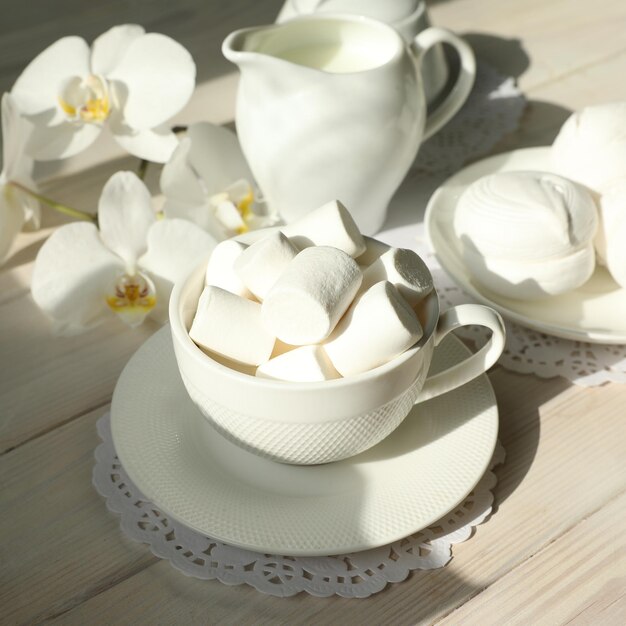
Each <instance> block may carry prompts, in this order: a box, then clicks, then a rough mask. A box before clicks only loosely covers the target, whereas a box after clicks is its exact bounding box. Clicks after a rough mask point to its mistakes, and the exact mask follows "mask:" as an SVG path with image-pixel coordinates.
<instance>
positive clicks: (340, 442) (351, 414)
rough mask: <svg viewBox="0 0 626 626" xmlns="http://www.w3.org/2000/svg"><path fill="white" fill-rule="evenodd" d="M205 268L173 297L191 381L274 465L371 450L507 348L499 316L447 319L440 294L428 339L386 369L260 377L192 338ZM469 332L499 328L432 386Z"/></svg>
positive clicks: (233, 433)
mask: <svg viewBox="0 0 626 626" xmlns="http://www.w3.org/2000/svg"><path fill="white" fill-rule="evenodd" d="M205 268H206V262H204V263H202V264H201V265H200V266H199V267H197V268H196V269H195V270H194V271H193V272H191V273H190V274H189V275H188V276H187V277H186V278H185V279H183V280H181V281H180V282H178V283H177V284H176V285H175V286H174V289H173V291H172V295H171V298H170V308H169V316H170V324H171V330H172V339H173V342H174V351H175V354H176V360H177V362H178V368H179V370H180V374H181V377H182V380H183V383H184V385H185V387H186V388H187V391H188V393H189V395H190V397H191V399H192V400H193V401H194V403H195V404H196V405H197V406H198V408H199V409H200V411H201V412H202V414H203V415H204V416H205V417H206V418H207V419H208V420H209V422H211V424H212V425H213V426H214V427H215V428H216V430H218V431H219V432H220V433H221V434H222V435H224V436H225V437H226V438H227V439H229V440H230V441H232V442H234V443H236V444H238V445H239V446H240V447H242V448H244V449H247V450H249V451H251V452H254V453H256V454H258V455H261V456H264V457H267V458H270V459H273V460H276V461H281V462H285V463H294V464H300V465H310V464H317V463H327V462H330V461H337V460H339V459H343V458H347V457H350V456H353V455H355V454H358V453H359V452H363V451H364V450H367V449H368V448H370V447H371V446H373V445H375V444H377V443H378V442H379V441H381V440H382V439H384V438H385V437H386V436H387V435H389V434H390V433H391V432H392V431H393V430H394V429H395V428H397V427H398V426H399V424H400V423H401V422H402V421H403V420H404V418H405V417H406V416H407V415H408V413H409V411H410V410H411V408H412V407H413V405H414V404H415V403H416V402H422V401H424V400H427V399H429V398H433V397H434V396H438V395H440V394H442V393H445V392H447V391H450V390H452V389H455V388H456V387H459V386H460V385H463V384H464V383H466V382H468V381H470V380H472V379H473V378H475V377H476V376H478V375H479V374H482V373H483V372H485V371H486V370H487V369H488V368H489V367H491V366H492V365H493V364H494V363H495V362H496V360H497V359H498V357H499V356H500V354H501V353H502V349H503V347H504V339H505V330H504V324H503V322H502V318H501V317H500V315H499V314H498V313H496V312H495V311H494V310H493V309H490V308H488V307H485V306H482V305H478V304H463V305H460V306H457V307H454V308H451V309H448V310H447V311H445V312H444V313H443V314H441V315H440V314H439V302H438V299H437V294H436V293H435V292H432V293H431V294H430V295H429V296H428V297H427V298H426V299H425V301H424V303H423V304H424V306H422V307H421V309H420V310H421V313H420V314H419V315H420V317H421V322H422V325H423V328H424V335H423V337H422V338H421V339H420V341H418V342H417V343H416V344H415V345H414V346H413V347H411V348H410V349H409V350H407V351H406V352H405V353H403V354H402V355H400V356H399V357H397V358H396V359H394V360H393V361H390V362H389V363H386V364H385V365H381V366H380V367H377V368H375V369H373V370H370V371H368V372H364V373H362V374H359V375H356V376H352V377H349V378H341V379H338V380H330V381H325V382H317V383H293V382H286V381H277V380H268V379H264V378H256V377H254V376H250V375H248V374H244V373H241V372H238V371H236V370H234V369H231V368H229V367H226V366H224V365H222V364H220V363H218V362H217V361H215V360H213V359H212V358H210V357H209V356H208V355H207V354H206V353H204V352H203V351H202V350H201V349H200V348H198V346H196V345H195V344H194V342H193V341H192V340H191V338H190V337H189V332H188V331H189V328H190V326H191V322H192V320H193V317H194V315H195V311H196V308H197V304H198V298H199V297H200V293H201V292H202V289H203V287H204V275H205ZM471 324H478V325H482V326H487V327H488V328H489V329H491V331H492V336H491V338H490V339H489V341H488V342H487V344H486V345H485V346H483V347H482V348H481V349H480V350H479V351H478V352H476V353H475V354H473V355H471V356H469V357H468V358H467V359H465V360H464V361H462V362H461V363H458V364H457V365H454V366H453V367H451V368H449V369H447V370H445V371H443V372H440V373H438V374H436V375H434V376H430V377H428V378H427V373H428V368H429V366H430V362H431V359H432V355H433V350H434V349H435V346H437V345H438V344H439V342H440V341H441V340H442V339H443V338H444V337H445V336H446V335H447V334H448V333H449V332H450V331H451V330H454V329H455V328H458V327H459V326H465V325H471ZM224 332H233V331H231V330H230V329H224ZM235 332H236V330H235Z"/></svg>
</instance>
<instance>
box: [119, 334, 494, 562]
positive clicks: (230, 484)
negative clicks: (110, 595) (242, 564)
mask: <svg viewBox="0 0 626 626" xmlns="http://www.w3.org/2000/svg"><path fill="white" fill-rule="evenodd" d="M171 343H172V342H171V337H170V330H169V327H165V328H163V329H162V330H160V331H159V332H158V333H156V334H155V335H154V336H153V337H151V338H150V339H149V340H148V341H146V343H145V344H144V345H143V346H142V347H141V348H140V349H139V350H138V351H137V352H136V353H135V355H134V356H133V357H132V358H131V360H130V361H129V363H128V365H127V366H126V368H125V369H124V371H123V372H122V375H121V376H120V379H119V381H118V383H117V386H116V388H115V392H114V395H113V404H112V408H111V428H112V433H113V441H114V444H115V448H116V451H117V454H118V457H119V459H120V461H121V462H122V465H123V466H124V468H125V470H126V471H127V472H128V475H129V476H130V478H131V479H132V480H133V481H134V483H135V484H136V485H137V487H138V488H139V489H140V490H141V491H142V492H143V493H144V495H145V496H146V497H147V498H148V499H149V500H151V501H152V502H154V503H155V504H156V505H157V506H159V507H160V508H162V509H163V511H165V512H167V513H168V514H170V515H171V516H172V517H174V518H176V519H178V520H179V521H181V522H183V523H184V524H186V525H187V526H190V527H192V528H194V529H196V530H198V531H200V532H202V533H204V534H206V535H208V536H210V537H213V538H216V539H220V540H222V541H224V542H226V543H229V544H231V545H236V546H239V547H242V548H248V549H250V550H255V551H257V552H268V553H274V554H285V555H294V556H296V555H298V556H314V555H328V554H341V553H346V552H355V551H359V550H365V549H368V548H373V547H377V546H380V545H385V544H388V543H391V542H392V541H395V540H397V539H401V538H403V537H406V536H408V535H410V534H412V533H414V532H417V531H418V530H420V529H422V528H424V527H426V526H428V525H429V524H431V523H433V522H435V521H437V520H438V519H440V518H441V517H443V516H444V515H445V514H446V513H448V512H449V511H450V510H452V509H453V508H454V507H455V506H456V505H458V504H459V503H460V502H462V501H463V499H464V498H465V496H466V495H467V494H468V493H469V492H470V491H471V490H472V488H473V487H474V485H475V484H476V483H477V482H478V480H479V479H480V478H481V477H482V475H483V474H484V472H485V471H486V470H487V467H488V465H489V461H490V460H491V457H492V454H493V451H494V447H495V444H496V437H497V432H498V411H497V407H496V401H495V396H494V393H493V389H492V388H491V385H490V383H489V380H488V379H487V377H486V376H485V375H483V376H480V377H479V378H477V379H476V380H475V381H473V382H471V383H468V384H467V385H465V386H464V387H462V388H459V389H457V390H456V391H454V392H451V393H448V394H446V395H444V396H442V397H440V398H437V399H435V400H430V401H428V402H425V403H424V404H423V405H421V406H417V407H415V408H414V409H413V411H412V412H411V414H409V416H408V417H407V418H406V420H405V421H404V423H403V424H402V425H401V426H400V427H399V428H398V429H397V430H396V431H395V432H394V433H393V434H392V435H391V436H390V437H388V438H387V439H386V440H384V441H383V442H382V443H380V444H378V445H377V446H375V447H374V448H372V449H370V450H368V451H367V452H364V453H362V454H360V455H359V456H357V457H353V458H352V459H347V460H345V461H340V462H337V463H330V464H328V465H317V466H306V467H305V466H293V465H283V464H280V463H275V462H272V461H268V460H266V459H262V458H260V457H257V456H255V455H253V454H251V453H249V452H246V451H244V450H242V449H240V448H238V447H237V446H235V445H234V444H232V443H230V442H228V441H227V440H225V439H224V438H222V437H221V436H220V435H219V434H218V433H217V432H216V431H214V430H213V428H212V427H211V426H210V425H209V423H208V421H207V420H206V419H205V418H204V417H202V415H201V414H200V412H199V411H198V410H197V409H196V407H195V405H194V404H193V403H192V402H191V400H190V399H189V397H188V396H187V393H186V391H185V389H184V387H183V384H182V382H181V380H180V378H179V374H178V369H177V366H176V361H175V358H174V353H173V349H172V345H171ZM466 354H467V348H465V347H464V346H463V345H462V344H461V343H460V342H459V341H458V340H457V339H455V338H453V337H450V338H449V339H448V338H447V339H446V340H445V341H444V342H443V343H442V345H441V346H440V347H439V348H437V349H436V351H435V357H434V361H433V367H434V368H436V369H443V368H444V367H446V366H447V365H449V364H450V363H454V362H456V361H459V360H460V359H462V358H463V357H464V356H465V355H466Z"/></svg>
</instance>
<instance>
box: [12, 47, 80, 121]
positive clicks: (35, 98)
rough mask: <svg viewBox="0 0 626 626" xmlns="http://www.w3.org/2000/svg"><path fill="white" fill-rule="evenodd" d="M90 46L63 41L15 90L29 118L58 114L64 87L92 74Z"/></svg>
mask: <svg viewBox="0 0 626 626" xmlns="http://www.w3.org/2000/svg"><path fill="white" fill-rule="evenodd" d="M89 54H90V53H89V46H88V45H87V42H86V41H85V40H84V39H82V38H81V37H63V38H62V39H59V40H58V41H55V42H54V43H53V44H52V45H51V46H48V47H47V48H46V49H45V50H44V51H43V52H41V53H39V54H38V55H37V56H36V57H35V58H34V59H33V60H32V61H31V62H30V63H29V64H28V65H27V66H26V69H25V70H24V71H23V72H22V73H21V74H20V76H19V78H18V79H17V81H15V84H14V85H13V89H12V90H11V93H12V95H13V96H14V97H15V99H16V101H17V104H18V106H19V108H20V110H21V111H23V112H24V113H25V114H26V115H34V114H37V113H42V112H43V111H46V110H48V109H54V110H58V95H59V88H60V84H61V82H62V81H63V80H64V79H67V78H69V77H70V76H85V75H87V74H89Z"/></svg>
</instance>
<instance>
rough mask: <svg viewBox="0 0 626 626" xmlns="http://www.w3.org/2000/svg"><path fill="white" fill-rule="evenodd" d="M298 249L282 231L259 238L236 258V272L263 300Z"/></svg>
mask: <svg viewBox="0 0 626 626" xmlns="http://www.w3.org/2000/svg"><path fill="white" fill-rule="evenodd" d="M296 254H298V250H297V249H296V248H295V247H294V245H293V244H292V243H291V242H290V241H289V239H287V237H285V235H283V234H282V233H281V232H280V231H278V232H275V233H272V234H271V235H268V236H267V237H263V239H259V241H256V242H255V243H253V244H252V245H251V246H250V247H249V248H247V249H246V250H244V251H243V252H242V253H241V255H240V256H239V257H238V258H237V259H236V260H235V272H237V275H238V276H239V278H240V279H241V280H242V282H243V283H244V285H245V286H246V287H247V288H248V289H249V290H250V291H251V292H252V293H253V294H254V295H255V296H256V297H257V298H258V299H259V300H263V299H264V298H265V295H266V294H267V292H268V291H269V290H270V289H271V287H272V285H273V284H274V283H275V282H276V281H277V280H278V277H279V276H280V275H281V274H282V273H283V271H284V270H285V268H286V267H287V265H289V262H290V261H292V260H293V258H294V257H295V256H296Z"/></svg>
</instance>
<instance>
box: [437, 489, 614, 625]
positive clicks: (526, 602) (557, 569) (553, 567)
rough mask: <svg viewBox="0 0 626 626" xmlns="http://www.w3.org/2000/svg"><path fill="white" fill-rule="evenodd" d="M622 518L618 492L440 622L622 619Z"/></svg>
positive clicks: (595, 621) (600, 621)
mask: <svg viewBox="0 0 626 626" xmlns="http://www.w3.org/2000/svg"><path fill="white" fill-rule="evenodd" d="M624 519H626V494H624V493H622V494H621V495H620V496H618V497H617V498H616V499H615V500H613V501H612V502H610V503H609V504H607V505H606V506H604V507H602V508H601V509H600V510H599V511H598V512H596V513H595V514H594V515H592V516H591V517H589V518H588V519H586V520H583V521H582V522H581V523H580V524H578V525H577V526H576V527H574V528H573V529H572V530H571V531H570V532H568V533H566V534H564V535H563V536H561V537H559V538H558V539H557V540H556V541H555V542H554V543H552V544H550V545H549V546H547V547H546V548H545V549H543V550H541V551H540V552H539V553H538V554H535V555H534V556H533V558H532V559H529V560H528V561H526V562H525V563H523V564H522V565H521V566H520V567H518V568H516V569H514V570H513V571H511V572H509V574H507V575H506V576H504V577H503V578H501V579H500V580H497V581H495V582H494V583H493V584H492V585H491V586H489V587H488V588H487V589H486V590H485V591H483V592H482V593H481V594H480V595H478V596H476V597H475V598H473V599H472V600H470V601H469V602H467V603H465V604H464V605H463V606H461V607H460V608H459V609H457V610H456V611H455V612H454V613H452V614H451V615H450V616H448V618H446V619H444V620H443V621H442V622H440V624H464V625H465V626H470V625H473V624H475V625H476V626H480V625H482V624H486V623H490V621H491V619H493V617H492V616H494V615H497V616H498V621H499V622H500V623H502V624H510V625H511V626H514V625H515V624H519V625H520V626H521V625H523V624H536V625H537V626H541V625H542V624H546V625H548V624H615V625H617V624H624V623H626V549H624Z"/></svg>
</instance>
